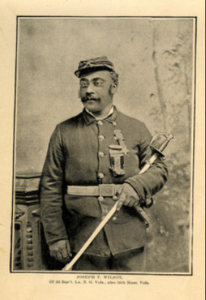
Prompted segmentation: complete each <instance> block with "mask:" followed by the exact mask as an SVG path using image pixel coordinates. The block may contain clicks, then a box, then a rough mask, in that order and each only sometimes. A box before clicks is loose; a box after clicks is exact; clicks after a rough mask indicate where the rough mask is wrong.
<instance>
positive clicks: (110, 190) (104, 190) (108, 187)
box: [99, 184, 115, 197]
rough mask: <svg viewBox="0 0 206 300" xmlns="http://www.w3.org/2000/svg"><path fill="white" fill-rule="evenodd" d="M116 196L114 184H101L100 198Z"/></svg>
mask: <svg viewBox="0 0 206 300" xmlns="http://www.w3.org/2000/svg"><path fill="white" fill-rule="evenodd" d="M114 195H115V185H114V184H99V196H100V197H113V196H114Z"/></svg>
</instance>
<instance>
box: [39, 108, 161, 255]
mask: <svg viewBox="0 0 206 300" xmlns="http://www.w3.org/2000/svg"><path fill="white" fill-rule="evenodd" d="M116 129H120V130H121V132H122V134H123V137H124V141H125V144H126V146H127V148H128V150H129V152H128V153H127V155H125V156H124V164H125V166H124V167H125V174H124V175H120V176H116V177H115V176H114V175H113V173H112V171H111V169H110V158H109V145H114V144H117V141H116V140H115V137H114V130H116ZM150 141H151V135H150V133H149V131H148V130H147V128H146V126H145V125H144V123H142V122H140V121H138V120H136V119H134V118H131V117H128V116H126V115H124V114H122V113H121V112H119V111H117V109H116V108H115V107H114V112H113V114H112V115H110V116H109V117H107V118H106V119H104V120H101V121H98V120H96V119H95V118H94V117H92V116H91V115H90V114H88V113H87V112H86V111H85V110H83V112H82V113H80V114H79V115H77V116H75V117H73V118H71V119H68V120H66V121H64V122H62V123H60V124H59V125H57V127H56V129H55V131H54V133H53V134H52V137H51V140H50V144H49V148H48V153H47V156H46V160H45V164H44V168H43V172H42V179H41V185H40V201H41V220H42V223H43V227H44V232H45V237H46V241H47V243H48V244H52V243H54V242H57V241H59V240H62V239H69V242H70V245H71V249H72V251H73V252H78V250H80V248H81V247H82V246H83V244H84V243H85V242H86V240H87V239H88V237H89V236H90V235H91V233H92V232H93V231H94V230H95V228H96V227H97V226H98V224H99V223H100V222H101V220H102V218H104V217H105V215H106V214H107V212H108V211H109V210H110V209H111V208H112V206H113V205H114V204H115V202H114V200H113V198H112V197H104V198H103V201H99V199H98V197H92V196H73V195H68V194H67V193H66V189H67V186H68V185H76V186H96V185H99V184H123V183H124V182H127V183H129V184H130V185H131V186H132V187H133V188H134V189H135V191H136V192H137V193H138V195H139V197H140V198H141V199H143V200H144V199H146V198H147V197H150V196H152V195H154V194H155V193H156V192H158V191H159V190H160V189H161V188H162V187H163V185H164V183H165V182H166V179H167V169H166V166H165V164H164V162H162V161H160V160H157V161H156V162H155V163H154V164H153V165H152V167H151V168H150V169H149V170H147V171H146V172H145V173H143V174H141V175H139V174H138V173H139V171H140V169H141V168H142V167H143V166H144V164H145V163H146V161H147V160H148V159H149V158H150V157H151V155H152V152H151V148H150ZM148 241H149V237H148V234H147V231H146V226H145V223H144V222H143V220H142V219H141V218H140V217H139V215H138V214H137V213H136V211H135V209H134V208H130V207H126V206H123V207H122V208H121V210H120V211H119V212H116V213H115V214H114V216H113V217H112V218H111V219H110V220H109V222H108V223H107V224H106V226H105V227H104V229H103V230H102V231H101V232H100V233H99V235H98V236H97V237H96V238H95V240H94V241H93V242H92V244H91V245H90V246H89V247H88V249H87V250H86V252H85V253H87V254H92V255H97V256H109V255H110V254H111V253H112V254H113V255H115V254H118V253H123V252H125V251H128V250H132V249H136V248H140V247H143V246H145V245H146V244H147V243H148Z"/></svg>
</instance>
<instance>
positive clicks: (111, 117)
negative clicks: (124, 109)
mask: <svg viewBox="0 0 206 300" xmlns="http://www.w3.org/2000/svg"><path fill="white" fill-rule="evenodd" d="M112 108H113V112H112V111H111V110H110V112H109V114H108V115H107V117H105V118H104V119H101V121H103V122H104V121H106V122H109V123H112V122H114V121H115V120H116V118H117V109H116V107H115V106H113V107H112ZM82 114H83V118H84V121H85V123H86V124H87V125H89V124H90V123H92V122H98V121H99V120H100V119H96V118H95V116H93V115H92V114H91V113H90V112H87V110H86V109H85V108H84V110H83V112H82Z"/></svg>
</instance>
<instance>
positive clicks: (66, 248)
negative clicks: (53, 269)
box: [49, 240, 72, 263]
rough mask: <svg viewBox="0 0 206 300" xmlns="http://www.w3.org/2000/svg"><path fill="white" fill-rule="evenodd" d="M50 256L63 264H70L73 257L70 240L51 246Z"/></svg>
mask: <svg viewBox="0 0 206 300" xmlns="http://www.w3.org/2000/svg"><path fill="white" fill-rule="evenodd" d="M49 251H50V255H51V256H52V257H54V258H55V259H56V260H58V261H61V262H63V263H66V262H69V261H70V260H71V257H72V253H71V248H70V245H69V241H68V240H61V241H58V242H56V243H54V244H52V245H50V246H49Z"/></svg>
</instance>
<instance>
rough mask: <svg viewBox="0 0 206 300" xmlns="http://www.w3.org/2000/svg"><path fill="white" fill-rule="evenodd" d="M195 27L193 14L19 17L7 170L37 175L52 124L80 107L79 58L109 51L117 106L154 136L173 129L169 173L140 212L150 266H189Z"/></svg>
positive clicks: (166, 268)
mask: <svg viewBox="0 0 206 300" xmlns="http://www.w3.org/2000/svg"><path fill="white" fill-rule="evenodd" d="M194 33H195V20H194V19H192V18H166V19H164V18H162V19H158V18H144V19H142V18H52V17H50V18H46V17H42V18H40V17H38V18H34V17H24V18H19V20H18V40H17V81H16V99H17V100H16V147H15V149H16V151H15V155H16V159H15V174H28V173H40V172H41V170H42V167H43V163H44V160H45V156H46V151H47V147H48V142H49V139H50V136H51V134H52V132H53V130H54V128H55V126H56V124H58V123H60V122H61V121H63V120H65V119H67V118H69V117H72V116H74V115H76V114H78V113H79V112H80V111H81V110H82V104H81V101H80V99H79V98H78V89H79V81H78V79H77V77H76V76H75V75H74V71H75V70H76V69H77V67H78V63H79V61H80V60H84V59H89V58H94V57H98V56H107V57H108V59H110V60H111V61H112V62H113V63H114V65H115V69H116V71H117V73H119V89H118V92H117V94H115V97H114V104H115V105H116V106H117V108H118V109H119V110H120V111H122V112H123V113H125V114H127V115H129V116H132V117H135V118H137V119H139V120H140V121H143V122H145V124H146V125H147V127H148V128H149V130H150V131H151V133H152V135H154V134H156V133H159V132H164V133H172V134H173V135H174V137H175V138H174V140H172V142H171V143H170V145H169V146H168V148H167V150H166V151H165V154H166V162H167V165H168V169H169V180H168V182H167V184H166V185H165V187H164V188H163V189H162V191H161V192H159V193H158V194H157V195H155V196H154V202H155V203H154V205H153V207H151V208H150V209H149V210H148V211H147V212H148V214H149V215H150V218H151V225H150V229H149V230H150V231H151V232H152V233H153V234H154V236H155V238H154V240H153V241H152V242H151V243H150V244H149V245H148V249H147V271H149V272H172V273H176V272H180V273H184V272H186V273H188V272H190V266H191V257H190V255H191V236H192V202H191V201H192V191H191V181H192V163H193V156H192V154H193V153H192V151H193V127H194V125H193V119H194V117H193V111H194V75H193V73H194V66H193V63H194V43H195V38H194Z"/></svg>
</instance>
